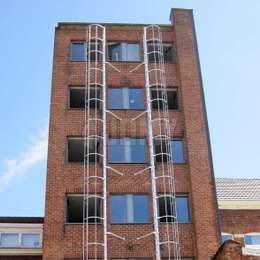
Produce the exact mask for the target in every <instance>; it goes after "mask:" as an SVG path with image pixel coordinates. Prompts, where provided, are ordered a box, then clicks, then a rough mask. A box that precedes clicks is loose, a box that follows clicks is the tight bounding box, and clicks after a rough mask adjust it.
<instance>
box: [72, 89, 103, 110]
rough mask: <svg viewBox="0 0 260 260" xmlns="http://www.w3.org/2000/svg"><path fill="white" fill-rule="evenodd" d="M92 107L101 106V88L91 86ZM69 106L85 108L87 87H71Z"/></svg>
mask: <svg viewBox="0 0 260 260" xmlns="http://www.w3.org/2000/svg"><path fill="white" fill-rule="evenodd" d="M89 91H90V99H91V100H90V108H99V107H100V104H99V103H100V101H99V100H98V99H99V98H100V89H99V88H98V87H94V86H93V87H90V90H89ZM69 92H70V93H69V108H72V109H73V108H85V87H84V86H73V87H70V88H69Z"/></svg>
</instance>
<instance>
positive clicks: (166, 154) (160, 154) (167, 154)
mask: <svg viewBox="0 0 260 260" xmlns="http://www.w3.org/2000/svg"><path fill="white" fill-rule="evenodd" d="M163 155H165V156H167V157H169V158H171V157H172V155H171V154H170V153H156V154H154V155H153V156H154V157H157V156H163Z"/></svg>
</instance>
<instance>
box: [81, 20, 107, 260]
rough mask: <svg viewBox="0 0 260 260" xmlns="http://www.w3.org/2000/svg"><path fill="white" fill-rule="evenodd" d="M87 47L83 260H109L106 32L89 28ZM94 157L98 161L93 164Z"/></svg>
mask: <svg viewBox="0 0 260 260" xmlns="http://www.w3.org/2000/svg"><path fill="white" fill-rule="evenodd" d="M86 46H87V48H86V54H85V56H86V71H85V82H86V83H85V128H84V135H85V136H84V137H85V142H84V199H83V260H88V259H95V260H97V259H104V260H107V211H106V210H107V209H106V206H107V205H106V204H107V203H106V200H107V198H106V185H107V184H106V181H107V180H106V174H107V173H106V170H107V168H106V167H105V166H106V163H107V162H106V145H107V138H106V136H107V135H106V28H105V27H104V26H102V25H99V24H91V25H89V26H88V27H87V30H86ZM93 86H94V88H93ZM100 128H102V129H100ZM93 139H94V140H95V141H94V145H93V141H92V140H93ZM91 145H92V147H91ZM93 156H94V158H95V159H94V160H93V159H92V160H90V158H93ZM91 199H92V200H94V202H93V201H92V204H91V209H92V212H91V214H90V212H89V206H90V200H91ZM98 201H99V203H98ZM100 207H102V208H103V209H102V210H101V209H100ZM93 209H94V210H93ZM100 212H102V216H101V214H100ZM90 223H91V225H89V224H90ZM100 229H102V230H100Z"/></svg>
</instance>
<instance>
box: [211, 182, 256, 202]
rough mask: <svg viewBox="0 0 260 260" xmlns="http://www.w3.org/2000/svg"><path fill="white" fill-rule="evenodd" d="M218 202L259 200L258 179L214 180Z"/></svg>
mask: <svg viewBox="0 0 260 260" xmlns="http://www.w3.org/2000/svg"><path fill="white" fill-rule="evenodd" d="M216 189H217V197H218V200H243V201H245V200H248V201H250V200H259V201H260V179H233V178H216Z"/></svg>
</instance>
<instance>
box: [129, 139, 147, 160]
mask: <svg viewBox="0 0 260 260" xmlns="http://www.w3.org/2000/svg"><path fill="white" fill-rule="evenodd" d="M131 162H132V163H133V162H134V163H144V162H146V143H145V139H141V138H140V139H131Z"/></svg>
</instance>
